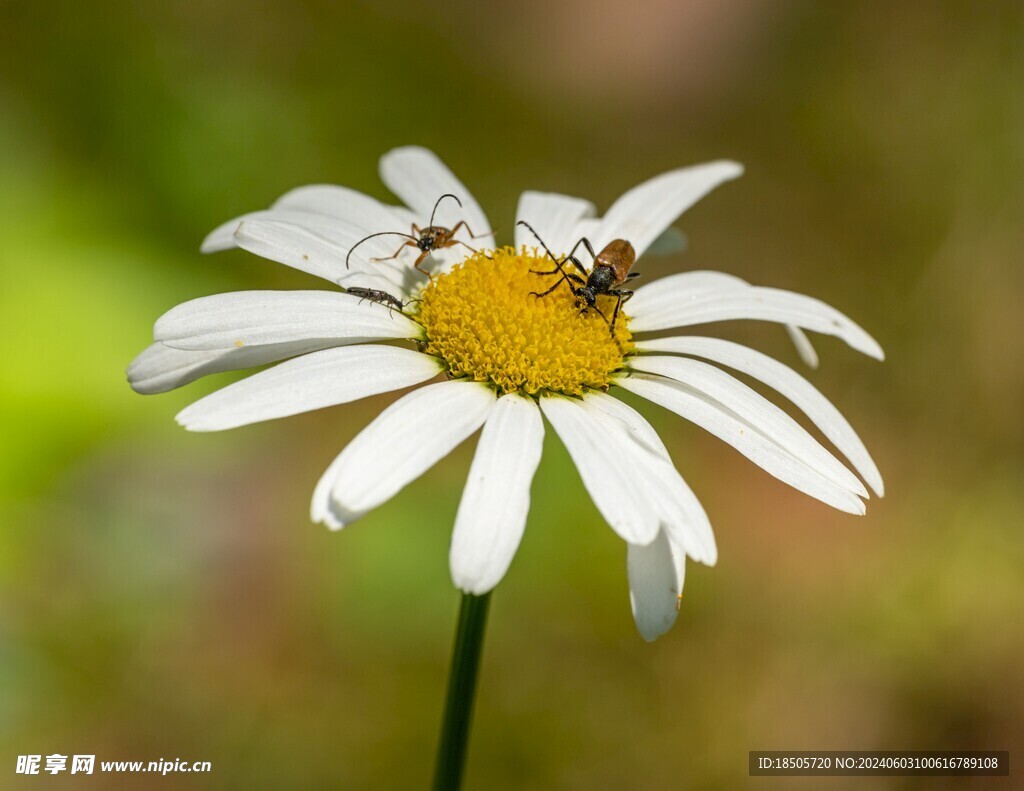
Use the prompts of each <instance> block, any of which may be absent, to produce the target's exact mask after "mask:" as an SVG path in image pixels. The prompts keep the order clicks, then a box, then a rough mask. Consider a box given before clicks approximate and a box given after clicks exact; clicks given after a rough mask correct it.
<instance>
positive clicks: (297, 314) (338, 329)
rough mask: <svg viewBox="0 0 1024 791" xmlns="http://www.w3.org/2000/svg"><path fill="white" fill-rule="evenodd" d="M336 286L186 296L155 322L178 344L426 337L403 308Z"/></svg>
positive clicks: (161, 337)
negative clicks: (338, 290)
mask: <svg viewBox="0 0 1024 791" xmlns="http://www.w3.org/2000/svg"><path fill="white" fill-rule="evenodd" d="M381 307H382V306H381V305H376V304H374V303H372V302H365V301H361V300H360V299H359V298H357V297H355V296H349V295H348V294H337V293H334V292H331V291H234V292H230V293H227V294H214V295H213V296H209V297H200V298H199V299H193V300H190V301H189V302H184V303H182V304H181V305H178V306H177V307H175V308H172V309H171V310H169V311H168V312H167V313H165V314H164V315H163V316H161V317H160V318H159V319H157V322H156V325H155V326H154V328H153V339H154V340H156V341H160V342H162V343H165V344H167V345H168V346H173V347H174V348H176V349H230V348H234V347H239V348H241V347H243V346H260V345H263V344H271V343H274V344H276V343H287V342H291V341H308V340H317V339H327V338H333V339H335V340H336V342H337V344H338V345H340V344H341V343H363V342H366V341H377V340H390V339H401V338H411V339H417V338H421V337H422V335H423V328H422V327H420V325H419V324H417V323H416V322H414V321H412V320H411V319H409V318H406V317H405V316H403V315H402V314H400V313H398V312H397V311H387V310H382V309H381Z"/></svg>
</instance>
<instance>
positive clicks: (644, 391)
mask: <svg viewBox="0 0 1024 791" xmlns="http://www.w3.org/2000/svg"><path fill="white" fill-rule="evenodd" d="M615 383H616V384H617V385H619V386H620V387H622V388H624V389H626V390H629V391H630V392H633V393H636V394H637V395H639V396H642V397H643V398H646V399H648V400H650V401H653V402H654V403H656V404H659V405H661V406H663V407H665V408H666V409H670V410H672V411H673V412H675V413H676V414H678V415H681V416H682V417H684V418H686V419H687V420H690V421H692V422H694V423H696V424H697V425H698V426H700V427H701V428H703V429H705V430H706V431H709V432H711V433H712V434H714V435H715V436H716V437H718V438H719V439H722V440H724V441H725V442H727V443H729V444H730V445H732V446H733V447H734V448H736V450H738V451H739V452H740V453H742V454H743V455H744V456H746V457H747V458H748V459H750V460H751V461H752V462H754V464H756V465H758V466H759V467H761V468H762V469H763V470H765V471H766V472H768V473H770V474H771V475H774V476H775V477H776V478H778V479H779V480H781V481H783V482H785V483H788V484H789V485H790V486H792V487H794V488H795V489H799V490H800V491H802V492H804V494H808V495H810V496H811V497H814V498H816V499H818V500H821V501H822V502H824V503H827V504H828V505H831V506H832V507H833V508H838V509H839V510H841V511H846V512H847V513H851V514H863V513H864V510H865V509H864V503H863V502H862V501H861V500H860V498H858V497H857V496H856V495H855V494H853V493H852V492H850V491H849V490H848V489H845V488H843V487H842V486H839V485H838V484H836V483H833V482H832V481H830V480H828V479H827V478H825V477H824V476H823V475H821V474H820V473H818V472H816V471H815V470H813V469H811V468H810V467H808V466H807V465H806V464H805V463H804V462H803V461H801V460H800V459H798V458H796V457H794V456H793V455H792V454H791V453H788V452H787V451H785V450H783V449H782V448H781V447H779V446H778V445H777V444H776V443H774V442H772V441H771V440H769V439H768V438H767V437H765V436H764V435H763V434H762V433H761V432H760V431H758V430H757V428H756V427H754V426H753V425H751V424H749V423H747V422H746V421H744V420H740V419H739V418H738V417H736V415H735V414H733V413H732V412H731V411H729V410H727V409H725V407H723V406H722V405H721V404H719V403H718V402H716V401H714V400H712V399H710V398H708V397H707V396H705V395H703V394H701V393H698V392H697V391H696V390H694V389H693V388H691V387H688V386H686V385H684V384H681V383H679V382H675V381H672V380H670V379H663V378H661V377H658V376H653V375H650V374H633V375H632V376H622V377H618V378H617V379H616V382H615Z"/></svg>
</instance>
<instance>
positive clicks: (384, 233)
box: [345, 231, 419, 269]
mask: <svg viewBox="0 0 1024 791" xmlns="http://www.w3.org/2000/svg"><path fill="white" fill-rule="evenodd" d="M375 236H404V237H405V238H406V239H412V240H413V241H414V242H418V241H419V239H417V238H416V237H415V236H412V235H410V234H407V233H402V232H401V231H381V232H380V233H371V234H370V235H369V236H364V237H363V238H362V239H360V240H359V241H358V242H356V243H355V244H354V245H352V247H351V248H350V249H349V251H348V255H346V256H345V268H346V269H348V268H349V266H348V259H350V258H351V257H352V253H353V252H355V249H356V248H357V247H359V245H361V244H362V243H363V242H366V241H369V240H370V239H372V238H373V237H375Z"/></svg>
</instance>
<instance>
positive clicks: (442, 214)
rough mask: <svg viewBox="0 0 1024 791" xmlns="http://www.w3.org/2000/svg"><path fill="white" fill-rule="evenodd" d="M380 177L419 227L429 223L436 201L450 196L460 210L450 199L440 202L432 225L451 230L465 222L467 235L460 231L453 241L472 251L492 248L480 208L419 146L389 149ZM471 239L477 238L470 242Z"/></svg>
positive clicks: (439, 161) (462, 185)
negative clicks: (416, 220) (459, 202)
mask: <svg viewBox="0 0 1024 791" xmlns="http://www.w3.org/2000/svg"><path fill="white" fill-rule="evenodd" d="M380 177H381V181H383V182H384V183H385V184H386V185H387V187H388V189H390V190H391V191H392V192H393V193H395V195H397V196H398V197H399V198H401V199H402V200H403V201H405V204H406V205H407V206H408V207H409V208H410V209H412V210H413V212H415V213H416V215H417V217H418V218H419V220H420V222H421V223H429V222H430V216H431V214H432V213H433V211H434V206H435V205H436V204H437V201H438V198H440V197H441V196H442V195H445V194H451V195H454V196H455V197H457V198H458V199H459V200H460V201H461V202H462V207H461V208H460V207H459V205H458V203H456V202H455V201H453V200H451V199H450V198H448V199H447V200H444V201H442V202H441V204H440V205H439V206H438V207H437V214H436V215H435V216H434V225H439V226H442V227H444V228H454V227H455V225H456V224H457V223H458V222H459V221H460V220H465V221H466V223H467V224H468V225H469V231H468V232H467V231H466V230H465V229H463V230H462V231H460V232H459V233H458V234H457V237H456V238H459V239H464V240H465V241H466V242H468V243H469V244H470V245H471V246H472V247H476V248H491V247H494V234H493V233H492V232H491V225H490V223H489V222H488V221H487V216H486V215H485V214H484V212H483V209H481V208H480V204H479V203H477V202H476V199H475V198H474V197H473V196H472V194H471V193H470V192H469V190H468V189H466V187H465V185H464V184H463V183H462V182H461V181H459V180H458V178H456V177H455V174H454V173H452V172H451V170H449V169H448V167H447V166H446V165H445V164H444V163H443V162H442V161H441V160H440V159H439V158H438V156H437V154H435V153H434V152H433V151H428V150H427V149H425V148H420V147H419V146H405V147H403V148H396V149H393V150H392V151H389V152H388V153H386V154H385V155H384V156H383V157H381V159H380ZM471 235H475V236H476V237H477V238H476V239H471V238H470V236H471Z"/></svg>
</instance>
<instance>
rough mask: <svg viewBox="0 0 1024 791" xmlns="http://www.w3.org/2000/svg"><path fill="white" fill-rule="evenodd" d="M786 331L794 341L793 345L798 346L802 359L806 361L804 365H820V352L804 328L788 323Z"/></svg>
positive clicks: (811, 366) (797, 349) (810, 366)
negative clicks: (815, 348)
mask: <svg viewBox="0 0 1024 791" xmlns="http://www.w3.org/2000/svg"><path fill="white" fill-rule="evenodd" d="M786 332H787V333H788V334H789V339H790V340H791V341H793V345H794V346H795V347H796V353H797V354H799V355H800V359H801V360H803V361H804V365H806V366H807V367H808V368H817V367H818V353H817V352H816V351H815V350H814V345H813V344H812V343H811V339H810V338H808V337H807V335H806V334H805V333H804V331H803V330H802V329H800V328H799V327H794V326H793V325H792V324H787V325H786Z"/></svg>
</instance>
